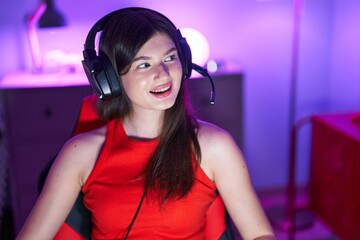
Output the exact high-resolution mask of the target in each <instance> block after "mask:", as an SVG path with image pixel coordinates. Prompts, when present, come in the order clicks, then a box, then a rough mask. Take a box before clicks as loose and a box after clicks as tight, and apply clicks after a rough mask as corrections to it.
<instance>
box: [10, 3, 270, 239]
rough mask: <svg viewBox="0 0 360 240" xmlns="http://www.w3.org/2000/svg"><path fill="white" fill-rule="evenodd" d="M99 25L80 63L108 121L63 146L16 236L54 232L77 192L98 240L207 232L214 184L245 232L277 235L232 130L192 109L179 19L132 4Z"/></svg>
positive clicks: (259, 236)
mask: <svg viewBox="0 0 360 240" xmlns="http://www.w3.org/2000/svg"><path fill="white" fill-rule="evenodd" d="M95 26H96V27H93V29H92V31H95V32H92V33H89V36H88V39H87V42H86V44H85V45H87V44H89V42H91V41H89V38H90V39H93V38H95V36H94V35H96V32H99V31H102V33H101V37H100V42H99V56H95V55H96V53H95V52H93V51H92V50H91V49H92V48H93V46H92V45H93V43H90V44H89V45H90V47H89V48H90V50H89V49H85V51H84V55H85V60H84V67H85V70H86V72H87V74H88V75H89V80H90V82H91V84H92V85H93V87H94V89H95V91H96V92H97V93H98V95H99V97H100V98H101V99H100V100H98V104H97V107H98V113H99V116H100V117H101V118H102V119H103V120H105V122H106V125H104V126H103V127H100V128H98V129H95V130H92V131H89V132H86V133H83V134H80V135H78V136H76V137H74V138H72V139H70V140H69V141H68V142H67V143H66V144H65V145H64V147H63V148H62V150H61V152H60V153H59V155H58V157H57V159H56V160H55V162H54V164H53V166H52V168H51V170H50V173H49V175H48V178H47V180H46V183H45V186H44V188H43V191H42V193H41V195H40V197H39V199H38V201H37V203H36V205H35V207H34V209H33V211H32V212H31V214H30V216H29V218H28V220H27V222H26V224H25V225H24V227H23V229H22V231H21V232H20V234H19V236H18V238H17V239H18V240H23V239H29V240H32V239H37V240H41V239H51V238H52V237H53V236H54V235H55V234H56V232H57V231H58V229H59V227H60V226H61V225H62V223H63V222H64V220H65V219H66V217H67V215H68V213H69V211H70V209H71V208H72V206H73V204H74V202H75V200H76V198H77V196H78V194H79V192H80V191H81V192H82V193H83V194H84V205H85V206H86V207H87V208H88V209H89V210H90V212H91V220H92V224H93V227H92V239H94V240H95V239H124V238H125V236H127V235H128V236H127V237H129V239H204V225H205V214H206V211H207V209H208V207H209V206H210V204H211V203H212V201H213V200H214V199H215V190H217V191H218V192H219V194H220V195H221V197H222V199H223V201H224V203H225V206H226V208H227V210H228V212H229V214H230V216H231V218H232V220H233V222H234V223H235V225H236V227H237V229H238V230H239V232H240V233H241V235H242V237H243V238H244V239H275V237H274V234H273V232H272V229H271V226H270V224H269V222H268V220H267V218H266V216H265V214H264V211H263V209H262V207H261V205H260V203H259V200H258V199H257V196H256V193H255V192H254V189H253V187H252V185H251V181H250V178H249V174H248V170H247V167H246V163H245V160H244V158H243V156H242V154H241V151H240V150H239V148H238V146H237V145H236V143H235V142H234V140H233V138H232V137H231V136H230V134H229V133H227V132H226V131H224V130H223V129H220V128H219V127H217V126H214V125H212V124H210V123H206V122H202V121H199V120H197V119H196V118H195V117H194V116H193V115H192V113H191V111H190V108H189V104H188V102H187V96H186V80H185V79H186V78H188V77H189V76H190V72H191V55H190V54H191V53H190V52H189V50H188V49H187V47H188V46H186V45H184V44H186V42H184V41H185V40H184V39H183V38H182V37H181V34H180V33H179V31H178V30H177V29H176V27H175V26H174V25H173V23H172V22H170V21H169V19H167V18H166V17H164V16H163V15H161V14H160V13H157V12H155V11H153V10H150V9H144V8H127V9H121V10H118V11H115V12H113V13H111V14H109V15H107V16H106V17H104V18H103V19H101V20H100V21H99V22H98V23H97V24H96V25H95ZM94 29H95V30H94ZM89 59H90V60H89ZM189 61H190V62H189ZM99 62H100V63H99ZM97 64H100V65H101V66H100V67H104V68H105V71H102V70H100V72H98V69H97V68H99V66H97ZM89 68H90V69H89ZM91 68H93V69H91ZM112 71H113V72H112ZM103 75H106V78H103V77H104V76H103ZM111 75H113V76H111ZM108 78H110V80H109V79H108ZM111 78H112V79H111ZM114 78H115V79H114ZM104 79H106V80H104ZM104 81H105V82H106V83H105V86H104ZM142 198H143V201H142V202H141V204H139V203H140V201H141V199H142ZM139 205H140V211H139V212H138V215H137V217H136V219H135V222H134V224H133V225H132V228H131V230H129V224H130V222H131V221H132V219H133V218H134V214H135V212H136V209H137V208H138V207H139Z"/></svg>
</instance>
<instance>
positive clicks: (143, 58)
mask: <svg viewBox="0 0 360 240" xmlns="http://www.w3.org/2000/svg"><path fill="white" fill-rule="evenodd" d="M176 50H177V49H176V47H172V48H170V49H169V50H167V51H166V52H165V53H164V54H163V55H164V56H165V55H168V54H169V53H171V52H173V51H176ZM149 59H150V57H148V56H140V57H137V58H134V59H133V60H132V61H131V63H134V62H136V61H139V60H149Z"/></svg>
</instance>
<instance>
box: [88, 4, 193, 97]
mask: <svg viewBox="0 0 360 240" xmlns="http://www.w3.org/2000/svg"><path fill="white" fill-rule="evenodd" d="M129 10H130V11H148V12H151V13H154V14H157V15H159V16H161V17H162V18H163V19H165V20H167V21H168V23H169V24H171V25H172V26H173V27H174V28H175V29H176V27H175V25H174V24H173V23H172V22H171V21H170V19H168V18H167V17H166V16H164V15H163V14H161V13H159V12H156V11H154V10H151V9H147V8H141V7H130V8H123V9H119V10H116V11H113V12H110V13H108V14H107V15H105V16H104V17H102V18H101V19H99V20H98V21H97V22H96V23H95V24H94V25H93V26H92V28H91V29H90V31H89V33H88V35H87V37H86V40H85V44H84V50H83V57H84V60H83V61H82V64H83V67H84V70H85V73H86V75H87V78H88V80H89V82H90V84H91V86H92V87H93V88H94V90H95V92H96V93H97V94H98V96H99V98H100V99H111V98H113V97H118V96H121V94H122V89H121V85H120V80H119V77H118V74H117V73H116V71H115V69H114V67H113V66H112V64H111V61H110V60H109V59H108V57H107V56H106V55H105V54H98V55H97V54H96V50H95V38H96V35H97V33H98V32H100V31H102V30H103V29H104V27H105V25H106V24H107V23H108V22H109V19H110V18H111V17H112V16H114V15H115V14H117V13H120V12H123V11H129ZM176 31H177V33H176V38H177V39H176V40H177V41H178V43H177V46H179V48H180V49H178V52H179V56H181V58H182V59H181V60H182V61H181V65H182V69H183V77H184V78H185V79H187V78H190V76H191V71H192V59H191V50H190V46H189V45H188V44H187V42H186V39H185V38H183V36H182V35H181V32H180V31H179V30H178V29H176Z"/></svg>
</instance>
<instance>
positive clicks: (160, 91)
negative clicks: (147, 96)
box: [151, 86, 170, 93]
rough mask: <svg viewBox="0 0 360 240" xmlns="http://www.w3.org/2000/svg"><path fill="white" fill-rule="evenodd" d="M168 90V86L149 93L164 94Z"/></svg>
mask: <svg viewBox="0 0 360 240" xmlns="http://www.w3.org/2000/svg"><path fill="white" fill-rule="evenodd" d="M169 89H170V86H169V87H165V88H162V89H158V90H154V91H151V92H153V93H163V92H166V91H167V90H169Z"/></svg>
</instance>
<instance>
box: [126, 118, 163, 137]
mask: <svg viewBox="0 0 360 240" xmlns="http://www.w3.org/2000/svg"><path fill="white" fill-rule="evenodd" d="M163 116H164V112H162V113H161V114H154V113H151V114H141V115H139V114H132V115H130V116H127V117H125V118H124V119H123V126H124V129H125V132H126V134H127V135H128V136H129V137H132V138H139V139H153V138H156V137H158V136H159V135H160V132H161V126H162V120H163Z"/></svg>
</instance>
